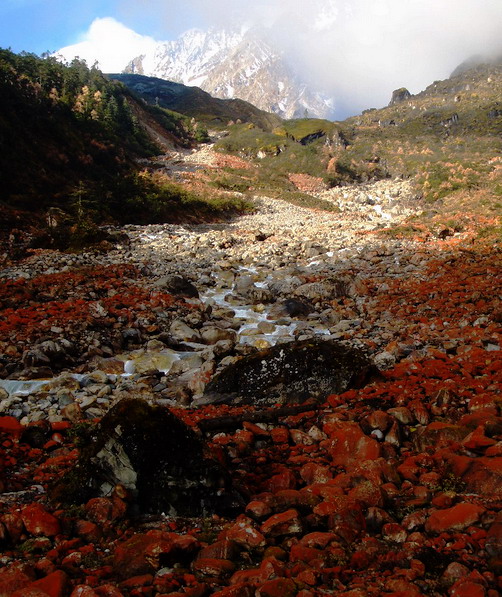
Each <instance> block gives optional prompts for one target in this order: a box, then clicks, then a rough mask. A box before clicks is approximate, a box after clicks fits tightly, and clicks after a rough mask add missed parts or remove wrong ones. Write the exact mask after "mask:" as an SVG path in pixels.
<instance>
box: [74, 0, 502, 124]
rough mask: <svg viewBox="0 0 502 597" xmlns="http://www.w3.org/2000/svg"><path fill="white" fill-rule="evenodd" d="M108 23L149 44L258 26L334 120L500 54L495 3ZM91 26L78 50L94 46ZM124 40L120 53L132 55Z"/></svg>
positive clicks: (222, 3)
mask: <svg viewBox="0 0 502 597" xmlns="http://www.w3.org/2000/svg"><path fill="white" fill-rule="evenodd" d="M114 16H115V18H116V19H119V20H121V21H122V22H123V23H125V25H126V26H127V27H130V28H131V29H133V30H135V31H139V32H140V33H141V34H142V35H143V36H144V39H145V40H146V44H145V45H146V46H149V45H150V44H151V40H152V37H154V38H155V39H157V40H159V41H167V40H172V39H175V38H176V37H178V35H180V34H181V33H182V32H183V31H185V30H186V29H188V28H193V27H200V28H208V27H226V28H229V27H231V28H240V27H247V28H256V29H257V30H258V32H259V33H260V34H261V35H263V36H264V37H265V38H266V39H268V40H270V42H272V43H273V45H275V46H276V47H278V48H279V49H280V50H281V51H282V53H283V55H284V58H285V59H286V61H287V62H289V64H290V65H291V66H292V67H293V68H294V70H295V71H296V72H298V73H299V75H300V77H301V78H302V79H303V80H304V81H305V82H306V83H307V84H308V85H309V87H310V88H311V89H312V90H314V91H320V92H322V93H323V94H324V95H326V96H328V97H332V98H333V99H334V104H335V117H336V118H337V119H342V118H345V117H347V116H350V115H353V114H357V113H360V112H361V111H362V110H364V109H366V108H370V107H377V108H379V107H382V106H384V105H386V104H387V103H388V102H389V100H390V97H391V94H392V91H393V90H394V89H396V88H398V87H406V88H408V89H409V91H410V92H411V93H418V92H419V91H421V90H422V89H424V88H425V87H426V86H427V85H429V84H430V83H432V82H433V81H435V80H438V79H445V78H447V77H448V76H449V75H450V74H451V72H452V71H453V70H454V69H455V68H456V67H457V66H458V65H459V64H460V63H462V62H463V61H465V60H467V59H468V58H469V57H471V56H473V55H484V56H494V55H502V36H501V31H502V0H309V1H308V2H305V0H267V1H265V0H255V2H254V3H251V2H249V0H186V1H185V2H184V3H183V4H180V3H179V2H177V0H141V1H140V2H138V1H136V0H135V1H132V0H123V1H122V2H118V9H117V12H116V14H115V15H114ZM110 20H112V21H113V19H110ZM91 29H92V27H91ZM91 29H90V30H89V32H88V33H87V34H86V35H84V36H83V38H82V39H83V42H82V43H86V42H87V43H88V44H90V45H92V44H93V43H94V44H96V43H97V42H96V41H94V42H93V40H92V39H91V37H92V36H91V35H90V32H91ZM94 29H96V26H95V27H94ZM124 29H126V27H124ZM94 33H96V32H94ZM119 33H120V32H119V30H118V29H117V27H115V28H114V35H113V38H114V39H115V44H116V47H117V46H118V45H120V39H119V38H120V35H119ZM146 34H148V36H149V37H147V36H146ZM124 35H125V34H124ZM128 35H129V39H128V41H125V42H124V43H123V44H122V46H123V47H124V48H128V49H130V48H131V47H132V46H131V39H133V41H134V44H136V45H137V46H138V48H139V47H140V46H141V43H140V40H138V39H137V38H131V35H130V34H128ZM86 36H87V37H86ZM94 37H96V35H94ZM99 37H100V39H103V37H106V35H105V34H103V33H100V36H99ZM140 37H141V36H140ZM138 53H139V52H138ZM81 54H82V52H81ZM115 54H117V52H115ZM136 55H137V54H136ZM129 59H130V58H129ZM99 61H100V64H101V66H102V68H103V70H107V69H106V64H105V62H106V61H105V60H104V59H103V53H102V55H101V58H99ZM114 70H117V69H114Z"/></svg>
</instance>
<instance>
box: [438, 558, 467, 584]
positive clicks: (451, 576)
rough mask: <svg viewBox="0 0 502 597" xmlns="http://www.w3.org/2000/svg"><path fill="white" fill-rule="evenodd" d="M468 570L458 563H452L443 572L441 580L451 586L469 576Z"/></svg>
mask: <svg viewBox="0 0 502 597" xmlns="http://www.w3.org/2000/svg"><path fill="white" fill-rule="evenodd" d="M469 572H470V570H469V568H467V567H466V566H464V565H463V564H460V562H452V563H451V564H449V565H448V566H447V568H446V570H445V571H444V572H443V576H442V579H443V580H444V582H446V583H448V584H450V585H451V584H452V583H454V582H455V581H457V580H459V579H460V578H465V577H467V576H468V575H469Z"/></svg>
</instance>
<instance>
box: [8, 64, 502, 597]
mask: <svg viewBox="0 0 502 597" xmlns="http://www.w3.org/2000/svg"><path fill="white" fill-rule="evenodd" d="M95 76H96V74H95ZM469 76H470V77H471V79H472V80H471V81H470V85H471V86H472V85H475V84H477V85H479V89H476V90H475V91H476V93H477V96H476V97H475V98H474V99H473V100H472V102H473V103H471V104H468V105H467V106H466V104H467V102H466V101H464V108H463V110H464V112H462V110H460V109H459V110H458V114H459V115H460V116H459V120H458V123H457V121H455V123H453V124H452V125H451V126H449V127H448V134H446V133H444V131H446V130H447V129H446V128H445V126H444V125H443V124H441V122H442V120H441V119H439V115H438V114H436V112H435V110H436V109H437V105H436V104H435V103H434V102H435V101H436V100H435V99H431V97H430V96H429V95H427V94H426V95H425V96H424V97H422V96H421V97H419V98H418V99H417V98H411V99H410V100H409V101H410V102H411V103H410V105H408V104H398V105H397V106H389V107H388V108H385V109H384V110H382V111H379V113H378V114H375V113H374V112H373V111H370V112H368V113H366V114H363V115H361V116H360V117H359V118H358V119H357V121H355V120H351V121H347V122H343V123H330V122H328V121H319V120H316V119H301V120H298V121H285V122H283V123H281V125H280V126H278V127H276V126H275V125H274V127H271V128H270V129H269V130H263V129H261V128H260V127H259V126H257V125H256V124H254V123H246V122H240V123H237V122H233V123H229V122H227V123H224V125H223V123H218V126H217V127H215V128H214V129H213V128H211V126H208V124H209V125H210V124H214V122H213V121H212V120H206V121H205V122H204V121H202V122H204V126H207V128H208V130H207V135H208V137H209V142H206V143H202V144H199V143H196V142H195V141H194V138H193V134H194V123H192V122H189V121H187V120H184V119H183V117H182V116H181V115H179V114H170V118H171V119H172V120H170V121H169V122H170V123H171V125H170V126H171V131H170V135H175V133H176V134H177V133H179V131H184V135H185V138H184V143H181V142H180V140H179V139H178V140H177V139H176V137H175V136H169V135H167V134H165V133H164V132H162V136H161V138H159V137H158V138H157V143H159V142H160V143H159V145H158V146H157V151H152V153H151V155H135V157H134V160H131V161H134V163H136V164H138V165H139V166H138V170H137V173H136V174H135V178H134V181H135V185H136V186H135V187H134V193H135V194H132V192H131V191H130V190H126V185H123V186H122V187H119V188H118V189H117V188H116V187H110V190H109V191H107V193H104V192H102V193H101V194H100V193H99V192H98V191H97V190H96V189H95V188H94V187H93V188H92V194H91V192H90V188H91V187H90V184H89V182H88V181H86V185H85V186H83V187H82V188H83V190H82V191H81V194H80V196H79V195H78V194H77V195H75V194H74V195H73V196H72V197H73V203H72V204H71V208H70V203H69V202H68V200H67V197H68V195H65V193H64V191H61V192H60V194H59V195H56V196H54V197H48V198H47V199H46V200H45V201H44V208H45V207H46V206H47V205H49V204H50V201H51V199H52V198H55V199H57V201H58V209H60V210H61V211H62V212H63V214H64V213H66V214H67V215H68V217H70V220H69V221H67V220H65V219H64V218H63V217H62V214H61V212H57V211H56V212H54V211H53V212H49V213H52V214H53V215H52V217H53V220H50V222H52V223H49V224H46V223H45V222H46V221H47V218H46V211H43V210H42V211H40V212H39V213H38V214H37V217H38V218H39V219H38V221H37V222H35V224H33V223H32V222H31V221H30V222H29V226H26V227H22V226H20V225H19V223H20V221H21V218H24V217H25V215H24V214H32V215H33V214H36V213H37V210H36V209H35V208H34V207H33V205H34V204H33V199H30V200H31V203H30V201H29V200H28V199H27V198H26V197H28V198H29V197H31V196H36V193H34V192H33V188H30V189H29V193H27V195H26V197H25V198H24V200H23V201H21V198H20V197H19V196H18V195H15V194H13V195H12V196H10V197H9V198H8V200H6V206H7V207H9V208H10V209H13V210H14V213H13V215H12V217H14V218H15V217H16V216H17V220H15V221H16V225H15V226H10V228H9V229H8V230H7V231H6V233H5V234H4V235H3V244H2V251H3V257H2V269H1V271H0V276H1V281H2V284H1V286H0V328H1V329H2V332H3V334H2V337H1V338H0V354H1V357H0V378H1V379H2V381H1V382H0V411H1V412H0V434H1V440H2V448H3V453H2V458H1V459H0V472H1V478H0V491H1V493H0V541H1V545H2V556H1V566H0V594H2V595H3V594H5V595H15V596H16V595H17V596H19V597H21V596H22V595H27V594H30V595H31V594H36V595H51V596H52V595H54V596H57V597H65V596H66V595H69V596H71V597H77V596H82V597H96V596H98V597H106V596H109V597H118V596H120V595H132V596H139V595H163V594H167V595H172V596H175V597H178V596H180V595H191V596H192V597H196V596H200V597H204V596H206V595H208V596H209V595H216V596H219V597H230V596H237V595H239V596H245V597H246V596H249V597H252V596H258V595H268V596H274V595H277V596H288V595H291V596H298V597H317V596H322V595H333V594H335V595H340V596H342V597H365V596H367V595H368V596H369V595H375V596H376V595H389V597H390V596H395V597H398V596H400V595H410V596H421V595H434V596H436V595H437V596H441V595H451V596H460V597H463V596H466V597H467V596H469V597H470V596H471V595H484V596H487V597H495V596H496V595H498V594H499V591H500V590H501V584H500V583H501V572H502V568H501V558H502V552H501V547H500V546H501V533H502V522H501V518H500V516H501V514H500V511H501V510H500V507H501V499H500V498H501V493H500V487H501V485H502V469H501V465H502V455H501V446H502V413H501V401H500V386H501V381H502V379H501V374H502V368H501V359H500V350H501V341H502V339H501V328H500V323H501V320H502V319H501V313H502V312H501V303H500V295H501V276H500V271H501V265H502V264H501V248H500V188H499V187H500V184H501V177H502V167H501V164H502V158H501V156H500V139H499V136H498V132H497V131H498V129H497V127H498V126H499V124H500V116H495V117H493V118H491V117H490V118H488V116H486V118H480V117H479V114H483V115H486V114H487V113H488V111H489V110H488V107H490V109H494V108H493V106H492V104H494V102H497V101H498V100H497V99H496V97H495V96H496V94H495V95H493V96H492V95H490V94H489V93H488V92H486V93H487V94H488V95H487V96H482V94H481V91H480V90H481V88H484V86H485V82H484V81H485V80H486V76H485V73H484V72H481V71H479V70H478V71H476V73H474V74H472V73H471V74H470V75H469ZM493 76H494V75H493ZM497 80H498V79H497ZM473 81H474V82H473ZM476 81H478V83H476ZM99 84H100V85H105V83H101V82H100V83H99ZM445 85H446V84H445ZM493 87H496V86H495V85H492V84H491V83H490V85H489V87H488V90H489V92H490V93H491V90H492V88H493ZM103 89H108V88H107V87H106V88H105V87H103ZM120 89H121V88H120ZM103 93H104V92H103ZM116 93H119V91H118V88H117V90H116ZM122 93H126V92H124V91H123V90H121V91H120V94H122ZM445 93H446V97H448V98H449V95H448V93H449V91H447V92H445ZM473 93H474V91H473ZM117 97H119V98H126V99H124V101H130V102H138V103H137V104H135V105H136V109H135V112H134V113H135V114H136V117H137V118H139V119H140V120H139V121H140V122H146V123H148V127H150V130H155V131H157V133H158V134H160V133H161V129H160V128H159V127H160V126H161V123H162V122H164V123H165V120H162V119H161V120H160V121H159V120H157V119H156V118H157V116H159V115H162V116H163V117H164V119H165V118H166V117H167V116H166V114H164V113H162V112H160V111H159V112H155V114H154V113H151V112H150V113H149V116H148V118H147V117H146V116H145V115H144V113H145V112H144V110H145V111H146V109H145V107H144V106H143V105H142V104H141V102H140V101H139V100H137V99H134V98H133V99H129V100H128V99H127V98H128V96H127V94H126V95H117ZM483 98H484V99H483ZM494 98H495V99H494ZM436 99H437V98H436ZM121 101H122V100H121ZM438 101H440V104H441V110H440V111H441V112H442V111H443V110H447V108H444V104H447V105H448V101H449V100H448V101H443V96H441V98H440V100H438ZM452 101H454V99H453V100H452ZM421 102H423V104H422V103H421ZM456 103H458V102H456ZM70 104H71V105H74V104H73V103H72V102H70ZM131 105H132V104H131ZM414 105H415V108H413V106H414ZM473 106H475V108H474V107H473ZM422 108H423V109H422ZM159 110H160V109H159ZM417 110H418V111H419V115H418V117H417V118H415V114H416V113H417ZM470 110H479V112H475V114H476V115H477V116H473V117H472V118H469V117H468V114H471V111H470ZM473 113H474V112H473ZM65 114H66V113H65ZM65 117H67V118H70V117H69V116H68V115H66V116H65ZM379 117H380V118H379ZM78 118H80V116H78ZM391 119H392V120H394V122H395V124H393V125H390V124H385V125H381V124H379V120H380V121H382V122H383V121H384V120H385V122H387V121H388V120H391ZM91 120H92V119H91ZM86 122H87V121H86ZM97 122H99V119H98V120H97V121H96V122H94V121H93V122H90V124H89V122H87V126H90V127H97ZM131 122H133V121H131ZM174 123H175V124H174ZM396 123H397V124H396ZM417 123H418V124H417ZM82 126H83V125H82ZM455 127H457V128H455ZM173 129H176V130H173ZM93 130H94V128H93ZM96 130H97V128H96ZM112 130H113V129H112ZM134 134H135V135H136V139H140V138H141V137H140V136H139V132H138V129H137V128H135V133H134ZM474 136H475V137H476V146H475V148H473V146H472V145H470V143H471V141H472V138H473V137H474ZM115 144H116V145H115V147H114V151H115V149H119V145H118V141H117V137H115ZM94 147H96V145H95V144H94ZM100 151H102V149H100ZM124 151H125V150H124ZM119 154H120V152H119ZM124 155H125V154H124ZM467 155H470V158H472V159H471V161H470V162H469V163H466V162H464V158H465V157H466V156H467ZM93 156H94V159H95V160H97V158H96V156H95V154H93ZM4 159H6V158H4ZM117 163H118V162H117ZM121 167H123V168H124V172H126V164H125V162H122V166H121ZM411 169H414V170H413V173H411ZM23 180H24V179H23ZM131 180H133V179H132V178H127V180H126V182H127V181H131ZM142 185H143V186H142ZM18 188H20V187H18ZM61 188H62V187H61ZM78 188H79V187H77V189H78ZM122 191H123V192H124V195H121V193H122ZM113 193H114V194H113ZM201 197H202V199H200V198H201ZM86 201H89V203H86ZM106 201H108V202H109V205H110V206H111V207H110V209H109V210H108V211H102V212H99V210H98V208H100V209H103V207H106V203H105V202H106ZM27 204H28V206H29V209H26V206H27ZM207 205H209V206H210V208H209V209H208V208H207ZM203 206H205V207H203ZM21 208H24V209H25V211H21ZM30 210H31V211H30ZM65 210H66V211H65ZM79 210H80V211H79ZM99 213H106V217H101V219H100V216H99ZM96 214H98V215H96ZM84 215H85V218H84ZM26 218H27V221H28V216H26ZM87 218H88V219H87ZM5 221H6V220H5ZM84 221H85V222H86V226H87V225H88V226H91V223H92V225H93V226H96V227H97V228H98V229H99V231H100V232H101V235H100V236H99V237H98V238H96V239H94V238H93V239H92V240H91V242H86V243H85V244H84V245H83V246H82V245H81V246H78V247H75V246H68V245H67V246H64V247H61V248H63V249H64V250H61V248H56V247H55V246H53V245H52V246H51V244H50V239H51V238H52V239H54V238H58V235H60V234H63V233H64V234H68V235H69V238H70V239H71V238H73V237H72V236H71V235H73V234H74V233H75V230H76V229H77V230H78V227H79V226H82V225H83V222H84ZM4 226H6V224H5V223H4ZM13 229H14V230H13ZM41 231H44V234H45V235H46V236H45V237H44V238H46V239H47V238H48V239H49V240H48V241H47V240H46V244H44V245H42V244H41V243H40V242H39V241H38V240H37V242H34V240H33V239H40V238H41V236H42V235H41Z"/></svg>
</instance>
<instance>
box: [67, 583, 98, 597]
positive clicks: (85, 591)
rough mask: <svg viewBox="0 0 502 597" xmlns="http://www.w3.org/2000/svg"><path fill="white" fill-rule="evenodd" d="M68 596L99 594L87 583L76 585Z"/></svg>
mask: <svg viewBox="0 0 502 597" xmlns="http://www.w3.org/2000/svg"><path fill="white" fill-rule="evenodd" d="M70 597H99V595H98V593H96V591H94V589H91V587H89V586H87V585H77V586H76V587H75V588H74V589H73V591H72V592H71V594H70Z"/></svg>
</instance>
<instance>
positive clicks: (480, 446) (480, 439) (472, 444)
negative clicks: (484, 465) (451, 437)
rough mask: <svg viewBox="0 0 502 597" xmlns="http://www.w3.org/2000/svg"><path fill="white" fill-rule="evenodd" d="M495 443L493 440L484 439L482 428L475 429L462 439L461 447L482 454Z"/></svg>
mask: <svg viewBox="0 0 502 597" xmlns="http://www.w3.org/2000/svg"><path fill="white" fill-rule="evenodd" d="M496 443H497V442H496V441H495V440H494V439H491V438H489V437H486V436H485V434H484V429H483V427H481V426H480V427H477V428H476V429H475V430H474V431H473V432H472V433H469V435H468V436H467V437H466V438H465V439H464V441H463V442H462V445H463V446H464V448H467V449H468V450H471V451H472V452H479V453H483V452H484V451H485V450H486V449H487V448H489V447H491V446H494V445H495V444H496Z"/></svg>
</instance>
